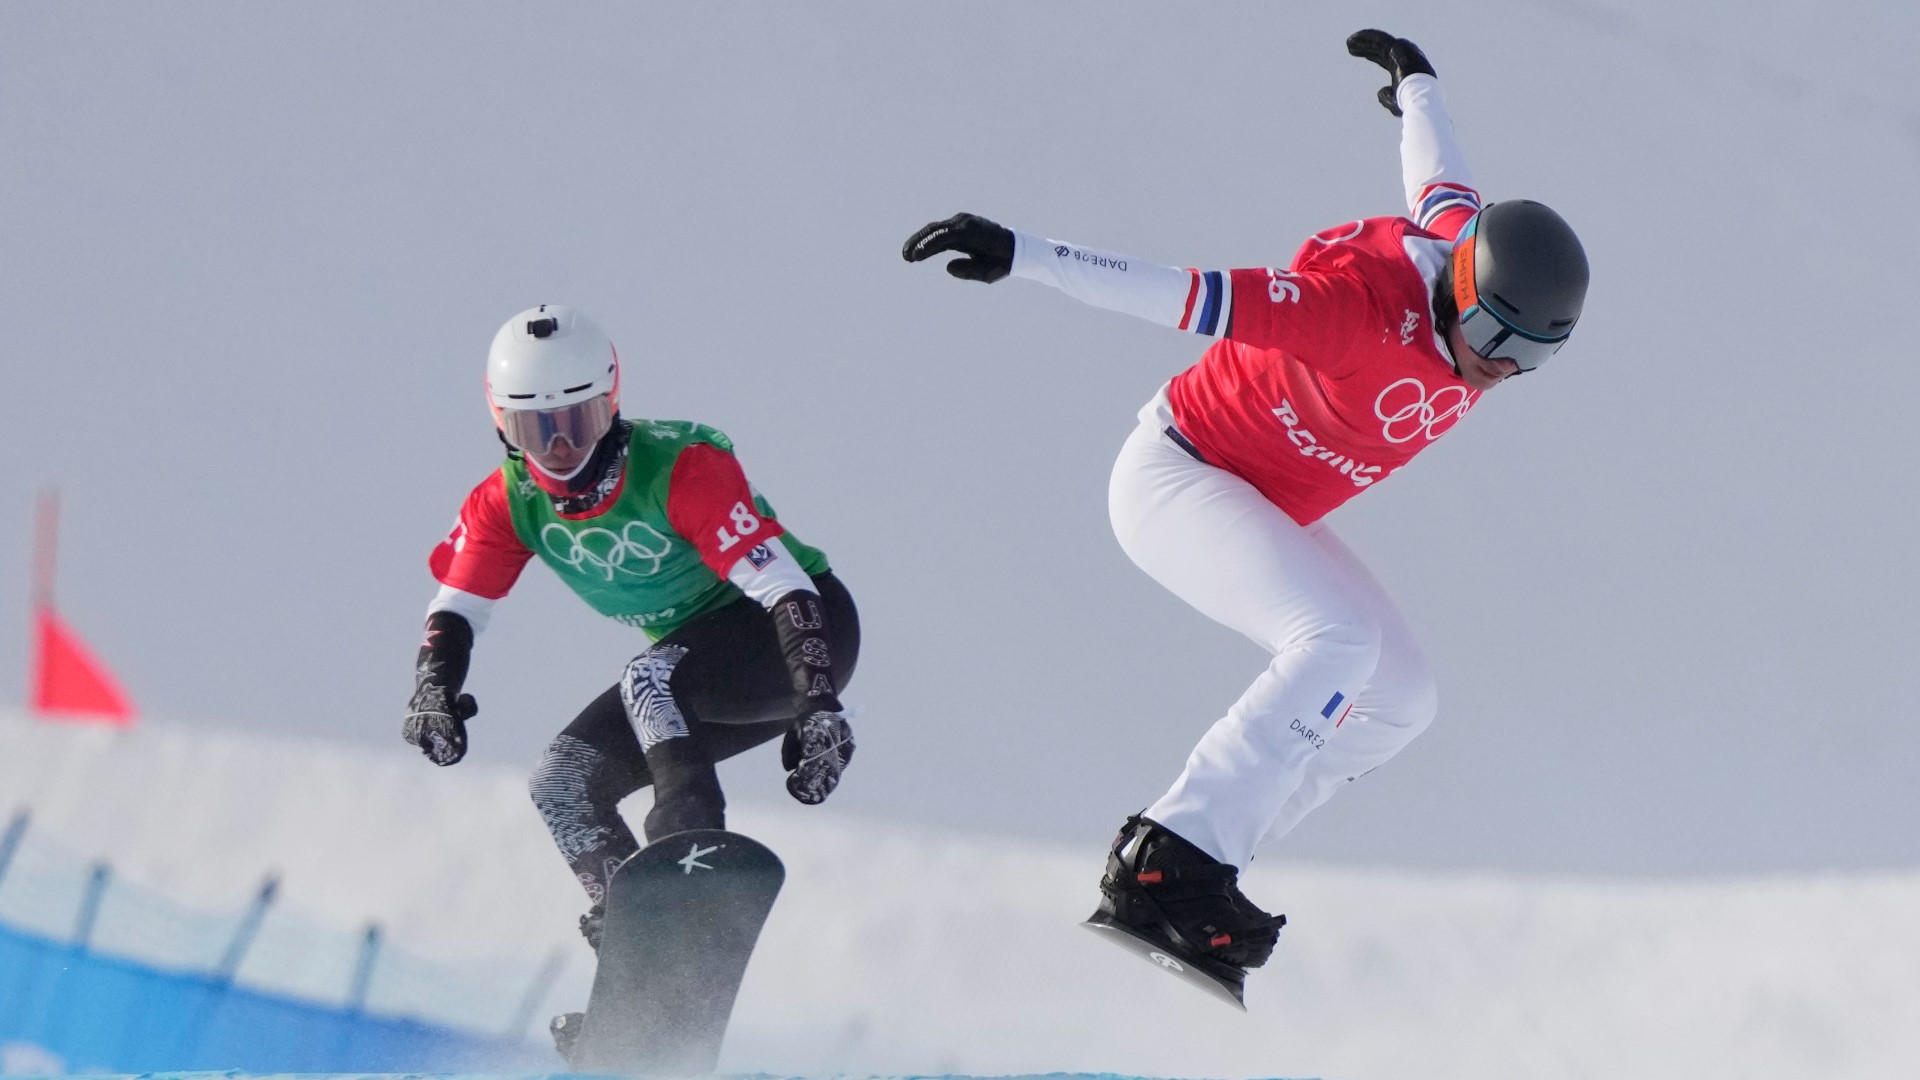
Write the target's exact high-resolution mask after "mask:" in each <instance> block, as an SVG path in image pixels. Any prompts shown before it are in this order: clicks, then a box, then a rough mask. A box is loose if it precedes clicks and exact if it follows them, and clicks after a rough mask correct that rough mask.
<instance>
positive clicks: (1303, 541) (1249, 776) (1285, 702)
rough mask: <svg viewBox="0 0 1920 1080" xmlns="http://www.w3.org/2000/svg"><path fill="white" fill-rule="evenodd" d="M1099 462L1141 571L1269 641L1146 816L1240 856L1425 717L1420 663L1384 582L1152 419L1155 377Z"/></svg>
mask: <svg viewBox="0 0 1920 1080" xmlns="http://www.w3.org/2000/svg"><path fill="white" fill-rule="evenodd" d="M1140 421H1141V422H1140V426H1139V427H1138V428H1137V429H1135V430H1134V432H1133V434H1132V435H1131V436H1129V437H1128V438H1127V442H1126V445H1125V446H1123V447H1122V448H1121V450H1120V457H1119V460H1117V461H1116V462H1114V466H1113V480H1112V484H1111V486H1110V487H1109V489H1108V495H1107V505H1108V513H1109V515H1110V516H1111V518H1112V521H1113V531H1114V534H1115V535H1116V536H1117V537H1119V540H1120V546H1121V547H1122V548H1123V549H1124V550H1125V551H1126V553H1127V555H1128V557H1129V558H1131V559H1132V560H1133V561H1134V562H1135V563H1136V564H1137V565H1138V566H1139V567H1140V569H1142V570H1145V571H1146V572H1147V573H1148V574H1149V575H1151V576H1152V577H1153V579H1154V580H1155V581H1158V582H1159V583H1160V584H1162V585H1164V586H1166V587H1167V588H1168V589H1169V590H1171V591H1172V592H1173V594H1174V595H1175V596H1178V597H1179V598H1180V599H1182V600H1185V601H1186V602H1187V603H1189V604H1191V605H1193V606H1194V607H1195V608H1197V609H1198V610H1199V611H1200V612H1201V613H1202V614H1204V615H1206V616H1207V617H1208V618H1210V619H1213V620H1214V621H1215V622H1219V623H1222V624H1224V625H1226V626H1229V627H1231V628H1233V629H1235V630H1238V631H1240V632H1241V633H1242V634H1245V635H1246V636H1247V637H1249V638H1252V639H1253V640H1254V641H1255V642H1256V643H1257V644H1259V645H1260V646H1261V647H1262V648H1264V649H1266V650H1267V651H1268V652H1270V653H1272V654H1273V662H1272V663H1271V664H1269V665H1268V666H1267V669H1266V670H1265V671H1263V672H1261V673H1260V677H1259V678H1257V679H1255V680H1254V681H1253V685H1252V686H1250V687H1248V688H1247V691H1246V693H1244V694H1242V695H1241V696H1240V700H1238V701H1236V702H1234V703H1233V705H1232V707H1231V708H1229V709H1228V710H1227V715H1226V716H1224V717H1222V718H1221V719H1220V720H1219V721H1217V722H1216V723H1215V724H1214V725H1213V727H1212V728H1210V729H1208V731H1207V733H1206V734H1205V735H1204V736H1202V737H1201V739H1200V745H1199V746H1197V747H1195V748H1194V751H1193V754H1192V756H1190V757H1189V758H1188V759H1187V766H1186V769H1185V771H1183V772H1182V773H1181V774H1180V778H1179V779H1178V780H1177V781H1175V782H1174V785H1173V787H1172V789H1170V790H1169V791H1168V792H1167V793H1166V794H1165V795H1163V796H1161V797H1160V800H1159V801H1158V802H1156V803H1154V804H1153V805H1152V806H1150V807H1148V808H1147V811H1146V814H1147V817H1149V818H1151V819H1153V820H1154V821H1157V822H1159V823H1160V824H1161V825H1164V826H1165V827H1167V828H1168V829H1171V830H1172V831H1173V832H1175V833H1177V834H1179V835H1180V836H1181V837H1182V838H1184V839H1186V840H1187V841H1188V842H1189V843H1192V844H1194V845H1196V846H1198V847H1199V848H1200V849H1201V850H1202V851H1205V852H1206V853H1207V854H1209V855H1212V856H1213V857H1214V858H1216V859H1219V860H1220V861H1222V862H1225V863H1229V864H1232V865H1233V866H1236V867H1240V868H1242V869H1244V868H1245V867H1246V865H1247V863H1248V862H1249V861H1250V860H1251V859H1252V858H1253V849H1254V846H1255V845H1257V844H1258V843H1259V842H1260V840H1261V839H1262V838H1263V837H1266V836H1268V835H1273V836H1281V835H1284V834H1285V833H1286V832H1287V831H1288V830H1290V829H1292V828H1293V827H1294V826H1295V825H1297V824H1299V823H1300V819H1301V818H1303V817H1305V816H1306V815H1307V813H1308V811H1311V810H1312V809H1313V808H1314V807H1316V806H1319V805H1320V804H1321V803H1323V802H1326V801H1327V799H1329V798H1331V797H1332V796H1333V793H1334V792H1335V791H1336V790H1338V789H1339V786H1340V785H1341V784H1344V783H1346V782H1348V781H1350V780H1354V779H1358V778H1359V777H1360V776H1361V775H1362V774H1364V773H1366V772H1367V771H1369V770H1371V769H1373V768H1374V767H1376V766H1378V765H1379V764H1381V763H1382V762H1384V761H1386V760H1387V759H1388V758H1390V757H1392V756H1393V755H1394V754H1396V753H1398V752H1399V750H1400V748H1401V747H1403V746H1405V745H1407V743H1408V742H1410V741H1412V739H1413V737H1414V736H1416V735H1418V734H1420V732H1421V731H1423V730H1425V728H1426V726H1427V725H1428V724H1429V723H1432V721H1433V717H1434V712H1435V710H1436V708H1437V701H1436V697H1435V693H1434V686H1433V676H1432V674H1431V672H1429V671H1428V669H1427V663H1426V660H1425V658H1424V657H1422V656H1421V654H1420V649H1419V646H1418V645H1416V644H1415V643H1414V640H1413V633H1412V631H1411V630H1409V629H1408V627H1407V625H1406V620H1405V619H1404V618H1403V617H1402V616H1401V615H1400V612H1399V610H1398V609H1397V608H1395V607H1394V604H1393V601H1392V600H1391V599H1389V598H1388V596H1387V594H1386V590H1385V589H1383V588H1382V587H1381V585H1380V583H1379V582H1378V581H1377V580H1375V579H1374V577H1373V575H1372V574H1371V573H1370V572H1368V570H1367V568H1366V567H1365V566H1364V565H1362V563H1361V562H1360V560H1359V558H1358V557H1356V556H1355V555H1354V553H1353V552H1352V550H1351V549H1349V548H1348V547H1347V546H1346V544H1344V543H1342V542H1341V540H1340V538H1339V537H1337V536H1335V535H1334V534H1333V531H1332V530H1331V529H1329V528H1328V527H1327V525H1326V524H1325V522H1324V521H1320V522H1315V523H1314V524H1312V525H1308V526H1301V525H1300V524H1298V523H1296V522H1295V521H1294V520H1293V519H1292V518H1290V517H1288V516H1287V514H1286V512H1285V511H1283V510H1281V509H1280V508H1279V507H1278V506H1275V505H1274V504H1273V503H1272V502H1269V501H1268V500H1267V498H1266V497H1265V496H1263V495H1261V494H1260V492H1259V491H1257V490H1256V489H1255V488H1254V487H1253V485H1252V484H1249V483H1247V482H1246V481H1245V480H1242V479H1240V478H1239V477H1238V476H1235V475H1234V474H1232V473H1230V472H1227V471H1226V470H1224V469H1219V468H1215V467H1214V466H1212V465H1208V464H1206V463H1204V462H1202V461H1199V460H1196V459H1195V458H1194V457H1192V456H1191V455H1189V454H1188V453H1187V452H1186V451H1185V450H1184V449H1182V448H1181V447H1180V446H1179V445H1177V444H1176V443H1174V442H1173V441H1172V439H1170V438H1169V437H1168V436H1167V435H1166V434H1165V429H1166V428H1167V427H1168V426H1169V425H1171V424H1172V423H1173V416H1172V413H1171V411H1170V410H1169V408H1168V406H1167V402H1166V391H1165V390H1164V389H1163V390H1162V391H1161V393H1160V395H1159V396H1157V397H1156V398H1155V399H1154V401H1152V402H1149V403H1148V405H1147V407H1146V408H1144V409H1142V410H1141V411H1140Z"/></svg>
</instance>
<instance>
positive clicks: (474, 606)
mask: <svg viewBox="0 0 1920 1080" xmlns="http://www.w3.org/2000/svg"><path fill="white" fill-rule="evenodd" d="M495 603H496V601H493V600H489V599H487V598H486V597H484V596H476V595H474V594H473V593H470V592H463V591H461V590H459V589H456V588H454V587H453V586H451V585H442V586H440V591H439V592H437V593H435V594H434V597H433V602H432V603H430V604H428V605H427V616H428V617H429V618H431V617H432V616H433V613H434V612H436V611H451V612H453V613H454V614H455V615H458V616H460V617H461V618H463V619H465V620H467V623H468V625H470V626H472V627H473V635H474V636H475V637H479V636H480V631H482V630H485V629H486V628H487V617H488V616H490V615H492V614H493V605H494V604H495Z"/></svg>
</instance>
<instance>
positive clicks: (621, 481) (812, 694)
mask: <svg viewBox="0 0 1920 1080" xmlns="http://www.w3.org/2000/svg"><path fill="white" fill-rule="evenodd" d="M487 395H488V398H489V399H490V402H491V404H492V407H493V418H494V423H495V426H496V428H497V430H498V432H499V435H500V439H501V441H502V442H503V443H505V444H506V448H507V460H506V462H505V463H504V464H502V465H501V466H500V467H499V468H498V469H495V470H494V471H493V474H492V475H490V476H488V477H487V478H486V479H485V480H483V481H481V482H480V485H479V486H478V487H476V488H474V489H473V492H472V493H471V494H470V495H468V496H467V501H466V504H465V505H464V506H462V507H461V509H460V518H459V520H458V522H456V523H455V525H454V527H453V531H452V533H450V534H449V535H448V536H447V538H446V539H445V540H444V541H442V542H441V543H440V545H439V546H438V547H436V548H435V549H434V551H433V555H432V557H431V559H430V560H429V565H430V566H431V568H432V571H433V576H434V577H435V578H436V579H437V580H438V581H439V582H440V591H439V593H438V594H437V595H436V596H435V597H434V598H433V602H432V604H430V605H429V606H428V608H427V625H426V640H425V641H424V642H422V644H421V646H420V654H419V659H418V661H417V663H416V666H415V668H414V679H415V683H414V691H413V698H412V700H411V701H410V702H409V703H408V705H407V716H406V722H405V724H404V726H403V728H402V735H403V737H404V738H405V739H406V740H407V741H408V742H409V743H412V744H413V745H415V746H417V747H419V748H420V750H421V752H422V753H424V754H425V755H426V756H427V757H428V758H429V759H431V760H432V761H433V763H434V764H436V765H452V764H453V763H455V762H457V761H459V760H460V759H461V758H462V757H463V756H465V754H466V751H467V721H468V720H470V719H472V718H473V716H474V713H475V712H476V711H477V709H476V706H475V704H474V699H473V696H472V695H471V694H466V693H463V692H462V691H461V685H462V683H463V682H464V681H465V679H466V675H467V666H468V659H469V656H470V654H471V652H472V648H473V639H474V635H475V634H477V633H478V632H479V631H480V630H481V629H482V628H483V627H484V626H485V625H486V621H487V616H488V614H489V612H490V611H491V610H492V608H493V605H494V602H495V601H497V600H499V599H500V598H501V597H503V596H505V595H506V594H507V591H508V590H509V589H511V588H512V587H513V583H514V582H515V580H517V579H518V578H519V576H520V570H521V568H522V567H524V566H525V565H526V564H527V560H529V559H531V558H533V557H535V556H539V558H540V559H541V561H543V562H545V563H546V564H547V565H548V566H549V567H551V568H552V569H553V572H554V573H556V574H558V575H559V576H560V580H561V581H564V582H565V583H566V584H567V586H568V587H569V588H571V589H572V590H573V591H574V592H575V593H577V594H578V595H579V596H580V598H581V599H582V600H585V601H586V602H587V603H588V604H590V605H592V607H593V609H594V610H596V611H598V612H600V613H601V614H602V615H606V616H608V617H609V618H612V619H616V620H618V621H620V622H622V623H625V624H627V625H628V626H632V627H634V628H635V629H638V630H639V631H640V632H641V633H643V634H645V635H646V636H647V637H648V639H649V640H650V641H651V642H652V644H651V645H650V646H649V647H648V648H646V649H644V650H642V651H641V653H640V654H639V655H638V656H635V657H634V658H633V660H632V661H631V662H629V663H628V664H627V666H626V668H625V670H624V671H622V672H621V673H620V678H619V680H618V681H617V682H616V683H615V684H614V685H613V686H611V687H609V688H608V689H607V690H606V691H605V692H604V693H602V694H601V695H600V696H599V697H597V698H595V699H594V700H593V701H592V702H591V703H590V704H588V705H587V707H586V708H585V709H584V710H582V711H581V713H580V715H579V716H577V717H575V718H574V720H573V722H572V723H570V724H568V725H567V727H566V728H565V730H563V731H561V732H560V734H559V735H558V736H557V737H556V738H555V739H554V740H553V742H552V743H551V744H550V745H549V746H548V747H547V749H546V752H545V753H544V754H542V755H541V758H540V761H539V763H538V765H536V766H535V768H534V771H533V777H532V780H531V782H530V784H529V787H530V789H531V791H532V794H533V802H534V805H535V806H537V807H538V808H539V810H540V814H541V816H542V817H544V818H545V819H546V822H547V827H548V829H549V830H551V831H552V833H553V839H554V842H555V843H556V844H558V845H559V847H560V853H561V855H563V856H564V857H565V858H566V860H567V863H568V865H569V866H571V867H572V869H573V872H574V875H575V877H576V878H578V880H579V882H580V885H581V887H582V888H584V889H585V890H586V893H587V899H588V901H589V903H590V904H591V905H592V907H591V908H590V910H589V911H588V913H587V914H586V915H585V916H582V917H581V920H580V924H581V925H580V929H581V932H582V933H583V934H585V935H586V936H587V940H588V941H589V942H591V943H593V944H594V946H595V947H596V948H597V947H598V945H599V934H600V929H601V922H602V914H603V912H604V902H605V899H606V890H607V884H608V880H609V878H610V877H611V875H612V873H613V870H614V868H615V867H617V866H619V865H620V863H621V862H622V861H623V860H625V859H626V858H627V857H628V856H629V855H632V854H633V853H634V852H636V851H638V850H639V848H640V845H639V843H638V842H637V841H636V840H635V838H634V835H633V832H632V830H630V829H629V828H628V827H627V825H626V823H625V822H624V821H623V820H622V819H621V817H620V814H619V810H618V807H619V803H620V800H621V799H623V798H625V797H626V796H627V795H630V794H632V793H633V792H635V791H637V790H639V789H640V788H642V787H646V786H648V785H652V787H653V809H652V810H651V811H650V812H649V813H648V814H647V818H646V835H647V838H648V839H649V841H651V840H654V839H658V838H659V837H662V836H666V835H668V834H670V833H675V832H680V831H683V830H686V829H719V828H724V827H725V824H726V822H725V807H726V801H725V799H724V798H723V797H722V795H721V792H720V781H719V778H718V777H717V776H716V775H715V773H714V762H716V761H719V760H721V759H723V758H728V757H731V756H733V755H734V754H738V753H740V752H741V751H743V750H747V749H749V748H751V747H754V746H758V745H759V744H761V743H763V742H768V741H771V740H773V739H781V740H783V742H782V745H781V752H780V753H781V762H782V764H783V765H784V766H785V768H786V770H787V781H786V782H787V790H788V791H789V792H790V793H791V794H792V795H793V797H794V798H795V799H798V800H799V801H801V802H803V803H807V804H814V803H818V802H820V801H822V800H824V799H825V798H826V797H827V796H828V795H829V794H831V793H832V792H833V789H834V787H835V786H836V785H837V784H838V783H839V782H840V774H841V770H843V769H845V768H846V765H847V762H848V761H849V760H851V759H852V757H853V734H852V731H851V730H850V729H849V728H848V726H847V721H846V717H845V715H844V714H843V710H842V708H841V705H840V699H839V696H838V695H839V692H840V690H841V689H842V688H843V687H845V685H846V681H847V678H848V677H849V676H850V675H851V674H852V673H853V666H854V662H855V660H856V658H857V657H858V655H859V650H860V621H859V616H858V614H857V613H856V612H855V610H854V606H853V598H852V597H851V596H850V595H849V594H848V593H847V590H846V587H845V586H843V585H842V584H841V583H840V580H839V579H838V578H836V577H835V576H834V575H833V572H832V571H831V570H829V569H828V567H827V557H826V556H825V555H824V554H822V553H821V551H820V550H819V549H818V548H814V547H810V546H808V545H806V544H804V543H801V542H800V540H799V539H798V538H797V537H795V536H794V535H793V534H792V533H790V532H788V531H787V530H786V528H785V527H784V526H782V525H781V523H780V522H779V520H778V519H777V518H776V517H775V516H774V512H773V507H771V506H769V505H768V504H767V501H766V500H765V499H762V498H761V497H760V496H759V495H758V494H757V493H756V492H755V491H754V490H753V488H752V487H751V486H750V485H749V484H748V483H747V478H746V476H745V474H744V473H742V472H741V469H740V465H739V463H738V462H737V461H735V460H734V456H733V444H732V443H730V442H729V441H728V440H727V437H726V436H725V435H723V434H721V433H720V432H718V431H716V430H714V429H713V428H710V427H706V426H704V425H702V424H697V423H692V422H690V421H683V420H671V421H669V420H628V419H625V418H623V417H622V416H621V415H620V362H619V358H618V356H617V355H616V354H615V352H614V348H613V343H612V342H611V341H609V340H608V338H607V336H606V335H605V334H604V333H602V332H601V330H600V328H599V327H598V326H596V325H594V323H593V321H592V320H591V319H588V318H587V317H586V316H585V315H583V314H581V313H580V312H579V311H576V310H574V309H572V308H568V307H561V306H558V305H552V304H543V305H541V306H540V307H537V308H533V309H531V310H528V311H523V312H521V313H520V314H518V315H515V316H514V317H513V318H511V319H509V320H507V324H506V325H505V326H503V327H501V328H500V332H499V333H497V334H495V335H494V338H493V346H492V348H491V350H490V351H489V352H488V355H487Z"/></svg>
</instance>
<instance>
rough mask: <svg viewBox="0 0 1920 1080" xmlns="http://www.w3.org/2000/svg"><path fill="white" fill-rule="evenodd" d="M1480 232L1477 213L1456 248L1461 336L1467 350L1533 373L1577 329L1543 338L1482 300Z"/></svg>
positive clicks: (1456, 304) (1455, 276)
mask: <svg viewBox="0 0 1920 1080" xmlns="http://www.w3.org/2000/svg"><path fill="white" fill-rule="evenodd" d="M1479 231H1480V215H1478V214H1475V215H1474V217H1473V220H1472V221H1469V222H1467V227H1466V228H1464V229H1462V230H1460V239H1459V240H1458V241H1456V242H1455V243H1454V248H1453V303H1454V309H1455V310H1456V311H1458V312H1459V316H1458V325H1459V327H1460V336H1461V337H1462V338H1465V339H1466V342H1467V348H1469V349H1472V350H1473V351H1474V352H1476V353H1479V354H1480V355H1481V356H1483V357H1485V358H1486V359H1488V360H1511V361H1513V362H1514V364H1515V366H1517V367H1518V368H1519V369H1520V370H1521V371H1532V370H1533V369H1535V368H1537V367H1539V366H1540V365H1541V364H1544V363H1546V362H1547V357H1549V356H1552V355H1553V354H1554V353H1556V352H1559V351H1560V346H1562V345H1565V344H1566V343H1567V339H1568V338H1569V337H1572V336H1573V329H1572V328H1571V327H1569V328H1568V329H1567V332H1566V333H1564V334H1561V335H1560V336H1559V337H1553V338H1547V337H1541V336H1540V335H1538V334H1534V333H1530V332H1528V331H1526V330H1522V329H1520V328H1519V327H1517V326H1515V325H1513V324H1512V323H1510V322H1508V321H1507V320H1506V319H1505V318H1503V317H1502V316H1501V315H1500V313H1499V312H1498V311H1495V310H1494V309H1493V308H1492V307H1491V306H1489V305H1488V304H1487V303H1486V302H1485V301H1483V300H1482V298H1481V295H1480V284H1479V278H1478V277H1477V276H1475V273H1474V266H1473V254H1474V249H1475V247H1476V246H1477V245H1476V244H1475V239H1476V237H1477V236H1478V234H1479ZM1495 298H1496V299H1497V296H1495ZM1509 306H1510V305H1509Z"/></svg>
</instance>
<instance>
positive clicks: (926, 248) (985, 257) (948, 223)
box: [900, 214, 1013, 284]
mask: <svg viewBox="0 0 1920 1080" xmlns="http://www.w3.org/2000/svg"><path fill="white" fill-rule="evenodd" d="M943 251H957V252H959V253H960V254H962V255H964V256H966V258H963V259H955V260H953V261H952V262H949V263H948V264H947V273H949V274H952V275H953V276H954V277H957V278H959V279H961V280H962V281H984V282H987V283H989V284H991V283H993V282H995V281H999V280H1000V279H1001V278H1003V277H1006V276H1007V275H1008V274H1010V273H1012V272H1013V230H1011V229H1009V228H1007V227H1006V226H1004V225H996V224H994V223H993V222H991V221H988V220H987V219H986V218H983V217H981V216H980V215H978V214H955V215H953V216H952V217H950V218H948V219H947V220H945V221H936V222H933V223H931V224H929V225H927V226H925V227H924V228H922V229H921V230H920V231H919V232H917V233H914V234H913V235H912V236H909V237H907V243H906V246H905V247H903V248H901V249H900V257H901V258H903V259H905V260H907V261H908V262H910V263H911V262H920V261H922V260H924V259H930V258H932V257H933V256H935V255H938V254H940V253H941V252H943Z"/></svg>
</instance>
